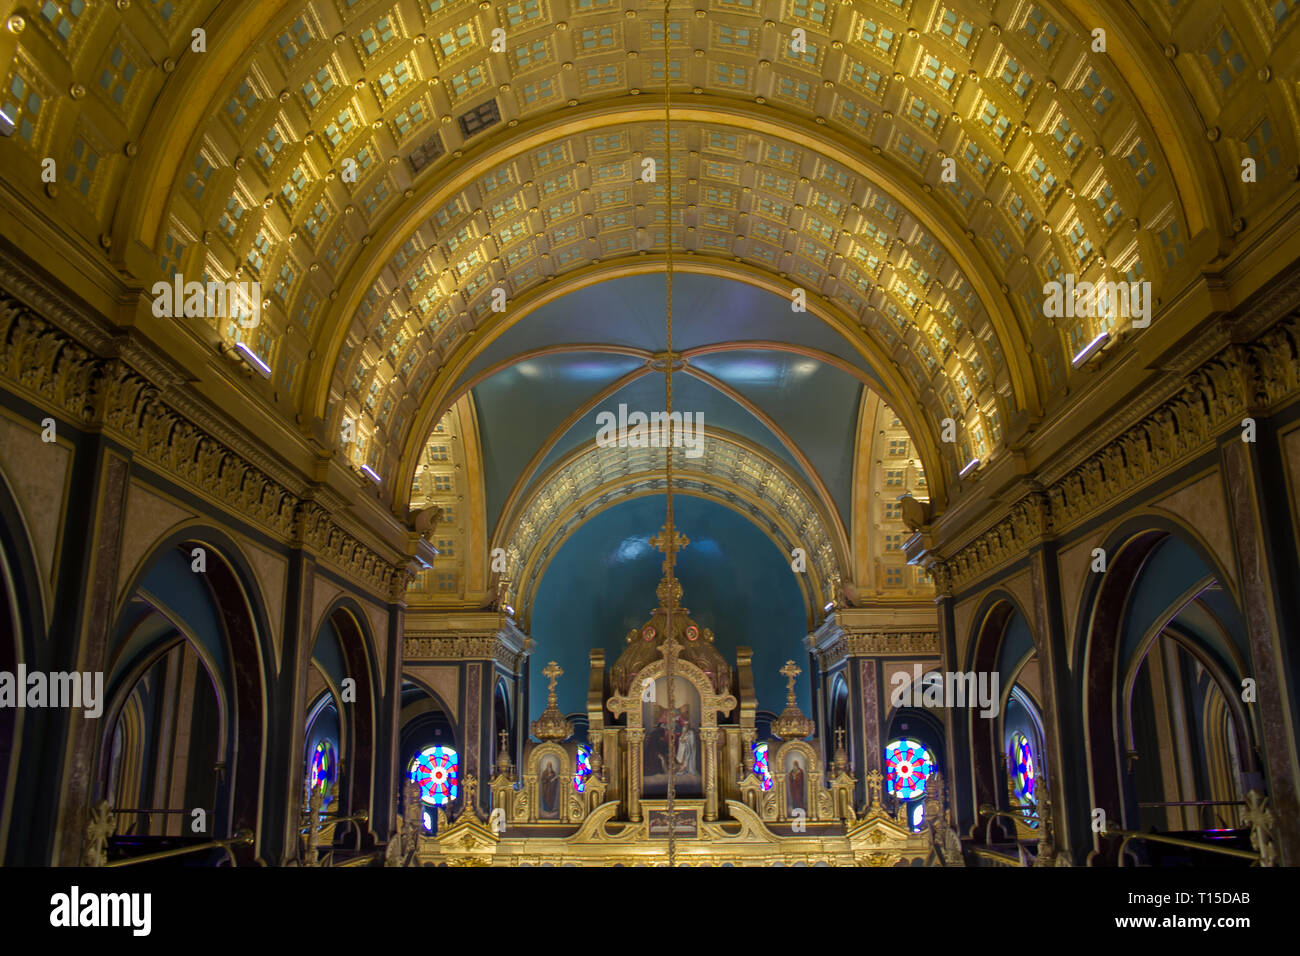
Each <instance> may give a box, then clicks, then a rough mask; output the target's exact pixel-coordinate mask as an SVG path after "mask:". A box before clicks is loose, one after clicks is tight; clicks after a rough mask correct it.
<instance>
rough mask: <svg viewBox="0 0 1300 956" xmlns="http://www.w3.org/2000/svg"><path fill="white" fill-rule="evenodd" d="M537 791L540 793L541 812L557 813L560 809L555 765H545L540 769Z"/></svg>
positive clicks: (558, 782)
mask: <svg viewBox="0 0 1300 956" xmlns="http://www.w3.org/2000/svg"><path fill="white" fill-rule="evenodd" d="M537 789H538V791H539V793H540V798H541V804H542V812H543V813H558V812H559V809H560V775H559V774H558V773H556V772H555V765H554V764H552V763H547V764H546V765H545V766H544V767H543V768H542V774H541V778H540V779H539V780H538V784H537Z"/></svg>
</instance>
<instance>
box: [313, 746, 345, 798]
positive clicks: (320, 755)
mask: <svg viewBox="0 0 1300 956" xmlns="http://www.w3.org/2000/svg"><path fill="white" fill-rule="evenodd" d="M337 774H338V759H337V757H336V756H335V754H334V745H333V744H332V743H330V742H329V741H328V740H322V741H321V742H320V743H318V744H317V745H316V749H315V750H313V751H312V754H311V766H310V767H309V768H308V770H307V785H308V786H309V787H310V788H311V792H312V793H317V792H319V793H322V794H328V793H329V789H330V784H332V783H333V782H334V778H335V776H336V775H337ZM325 802H326V803H328V802H329V800H328V798H327V799H326V801H325Z"/></svg>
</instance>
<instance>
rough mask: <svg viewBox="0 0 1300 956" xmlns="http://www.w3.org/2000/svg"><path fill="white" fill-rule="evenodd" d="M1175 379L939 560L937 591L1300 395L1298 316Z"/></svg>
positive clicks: (958, 586) (978, 574) (1001, 561)
mask: <svg viewBox="0 0 1300 956" xmlns="http://www.w3.org/2000/svg"><path fill="white" fill-rule="evenodd" d="M1252 324H1253V323H1252ZM1178 381H1179V382H1180V383H1181V386H1180V387H1179V388H1178V389H1177V390H1176V391H1175V392H1174V393H1173V394H1172V395H1171V396H1170V397H1169V398H1167V399H1166V400H1165V401H1163V402H1161V403H1159V404H1158V405H1157V406H1156V407H1155V408H1154V409H1152V410H1151V411H1150V412H1149V413H1148V414H1146V415H1145V416H1143V417H1142V418H1141V419H1140V420H1138V421H1137V422H1135V423H1134V424H1132V425H1130V426H1129V427H1127V428H1126V429H1124V430H1123V431H1121V432H1119V433H1118V434H1117V435H1116V436H1115V437H1114V438H1112V439H1111V440H1109V441H1107V442H1106V443H1105V444H1104V445H1103V446H1102V447H1101V448H1100V449H1098V450H1095V451H1093V452H1092V453H1091V454H1089V455H1087V456H1086V457H1083V458H1082V460H1081V461H1080V462H1079V463H1078V464H1077V465H1075V466H1074V467H1073V468H1070V469H1069V470H1068V471H1066V472H1065V473H1064V474H1062V475H1061V476H1060V477H1059V478H1057V479H1056V480H1055V481H1053V482H1052V483H1051V484H1050V486H1048V487H1046V489H1045V490H1044V491H1034V492H1031V493H1029V494H1027V495H1025V496H1023V497H1022V498H1020V499H1019V500H1018V501H1016V502H1015V503H1014V504H1013V505H1012V506H1011V509H1010V513H1009V514H1007V515H1006V516H1005V517H1003V518H1002V519H1000V520H998V521H996V522H995V523H994V524H993V525H992V526H991V527H989V528H987V529H986V530H984V531H983V532H981V533H979V534H977V535H976V536H974V537H973V538H972V539H970V540H968V541H966V542H965V543H963V544H961V545H960V546H959V547H958V548H957V550H956V551H955V552H953V553H952V554H951V556H949V557H947V558H941V557H939V556H938V555H935V556H934V557H933V558H932V560H933V561H934V563H933V564H932V565H931V567H932V570H933V573H934V575H935V584H936V588H937V590H938V593H939V594H941V595H949V594H952V593H954V592H957V591H961V590H964V589H965V588H966V587H968V586H969V585H971V584H974V583H976V582H978V581H979V580H981V579H982V578H984V577H985V576H986V575H987V574H988V573H990V572H992V571H994V570H996V569H997V568H999V567H1001V566H1003V565H1005V564H1007V563H1009V562H1011V561H1013V560H1016V559H1017V558H1019V557H1021V556H1022V555H1024V554H1025V553H1026V552H1027V550H1028V549H1029V547H1030V546H1032V545H1033V544H1035V543H1036V542H1038V541H1041V540H1043V539H1045V538H1049V537H1053V536H1056V535H1060V534H1062V533H1063V532H1065V531H1068V530H1070V529H1071V528H1074V527H1076V526H1078V525H1079V524H1082V523H1083V522H1084V521H1086V520H1088V519H1089V518H1091V517H1093V516H1095V515H1097V514H1100V513H1102V512H1104V511H1106V510H1107V509H1108V508H1110V507H1112V506H1113V505H1115V504H1116V503H1117V502H1120V501H1122V500H1123V499H1124V498H1126V497H1128V496H1129V495H1131V494H1132V493H1133V492H1135V491H1137V490H1139V489H1141V488H1142V487H1144V486H1146V485H1148V484H1150V483H1152V482H1154V481H1156V480H1158V479H1160V478H1161V477H1163V476H1165V475H1167V474H1169V473H1170V472H1172V471H1174V470H1175V469H1176V468H1178V467H1179V466H1181V465H1182V464H1184V463H1186V462H1187V461H1190V460H1192V459H1193V458H1195V457H1196V456H1197V455H1200V454H1202V453H1204V452H1205V451H1208V450H1209V449H1211V448H1213V447H1214V446H1215V443H1216V442H1217V441H1218V438H1219V436H1220V435H1222V434H1224V433H1225V432H1227V431H1230V430H1231V429H1233V428H1237V427H1240V425H1241V421H1242V419H1243V418H1245V417H1248V416H1251V415H1253V414H1258V413H1260V412H1263V411H1266V410H1268V409H1270V408H1273V407H1275V406H1277V405H1280V404H1281V403H1283V402H1284V401H1287V400H1289V399H1293V398H1294V397H1295V396H1296V395H1297V394H1300V317H1298V316H1296V315H1295V314H1292V315H1289V316H1287V317H1286V318H1285V319H1283V320H1282V321H1280V322H1277V323H1276V324H1274V325H1273V326H1272V327H1271V328H1269V329H1268V330H1267V331H1265V332H1264V333H1263V334H1261V335H1260V336H1259V337H1258V338H1256V339H1255V340H1254V341H1253V342H1250V343H1246V344H1237V343H1232V342H1227V343H1226V344H1222V345H1221V347H1220V348H1219V350H1218V352H1217V353H1216V354H1215V355H1214V356H1213V357H1212V358H1210V359H1209V360H1207V361H1204V362H1202V363H1200V364H1199V365H1198V366H1197V367H1196V368H1194V369H1192V370H1190V371H1188V372H1185V373H1183V374H1180V375H1179V376H1178Z"/></svg>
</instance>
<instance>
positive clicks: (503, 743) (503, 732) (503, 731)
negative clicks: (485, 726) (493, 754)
mask: <svg viewBox="0 0 1300 956" xmlns="http://www.w3.org/2000/svg"><path fill="white" fill-rule="evenodd" d="M497 737H498V738H500V740H501V749H502V750H505V749H506V729H505V728H504V727H502V728H501V733H499V734H497Z"/></svg>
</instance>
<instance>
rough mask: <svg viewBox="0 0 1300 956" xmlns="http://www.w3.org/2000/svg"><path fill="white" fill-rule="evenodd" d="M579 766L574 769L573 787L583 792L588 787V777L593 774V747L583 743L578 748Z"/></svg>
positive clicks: (577, 760)
mask: <svg viewBox="0 0 1300 956" xmlns="http://www.w3.org/2000/svg"><path fill="white" fill-rule="evenodd" d="M576 764H577V768H576V769H575V770H574V771H573V789H574V790H576V791H577V792H578V793H583V792H584V791H585V790H586V789H587V778H588V777H590V776H591V748H590V747H588V746H587V745H586V744H583V745H582V746H581V747H579V748H578V754H577V758H576Z"/></svg>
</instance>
